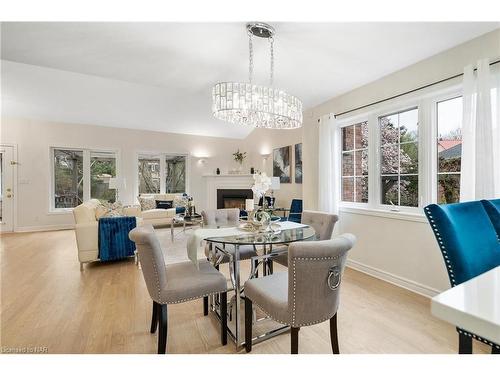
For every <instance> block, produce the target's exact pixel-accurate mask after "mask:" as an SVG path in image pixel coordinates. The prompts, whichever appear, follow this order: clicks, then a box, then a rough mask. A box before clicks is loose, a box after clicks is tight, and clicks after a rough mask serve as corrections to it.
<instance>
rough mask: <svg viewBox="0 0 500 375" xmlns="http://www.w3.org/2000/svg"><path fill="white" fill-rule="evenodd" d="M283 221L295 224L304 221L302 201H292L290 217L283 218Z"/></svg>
mask: <svg viewBox="0 0 500 375" xmlns="http://www.w3.org/2000/svg"><path fill="white" fill-rule="evenodd" d="M281 221H293V222H295V223H300V222H301V221H302V199H292V204H291V205H290V212H289V213H288V217H282V218H281Z"/></svg>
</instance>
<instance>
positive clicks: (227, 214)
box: [201, 208, 257, 315]
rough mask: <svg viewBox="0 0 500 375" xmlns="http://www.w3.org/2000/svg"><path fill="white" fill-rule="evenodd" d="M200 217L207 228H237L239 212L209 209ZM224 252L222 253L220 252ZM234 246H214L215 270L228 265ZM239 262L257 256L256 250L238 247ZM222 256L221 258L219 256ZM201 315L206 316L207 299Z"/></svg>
mask: <svg viewBox="0 0 500 375" xmlns="http://www.w3.org/2000/svg"><path fill="white" fill-rule="evenodd" d="M201 216H202V218H203V225H204V226H209V227H216V226H221V227H225V226H238V225H239V219H240V210H239V208H219V209H211V210H204V211H202V212H201ZM209 246H210V245H209V244H207V245H206V246H205V256H206V257H207V259H208V258H209V255H210V254H209V251H210V248H209ZM222 250H224V251H222ZM234 251H235V249H234V246H233V245H225V246H224V247H222V248H221V247H219V245H216V246H215V249H213V253H214V256H215V258H216V259H218V260H217V265H216V268H217V269H218V268H219V264H223V263H229V261H230V256H229V255H228V254H231V255H233V254H234ZM239 251H240V260H247V259H250V258H252V257H254V256H257V249H256V247H255V246H253V245H240V247H239ZM220 255H222V256H220ZM203 313H204V314H205V315H208V297H204V298H203Z"/></svg>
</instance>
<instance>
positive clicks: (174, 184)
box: [138, 154, 187, 194]
mask: <svg viewBox="0 0 500 375" xmlns="http://www.w3.org/2000/svg"><path fill="white" fill-rule="evenodd" d="M138 166H139V168H138V177H139V194H159V193H185V192H186V187H187V182H186V181H187V156H186V155H174V154H154V155H147V154H143V155H139V158H138Z"/></svg>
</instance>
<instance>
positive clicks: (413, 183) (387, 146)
mask: <svg viewBox="0 0 500 375" xmlns="http://www.w3.org/2000/svg"><path fill="white" fill-rule="evenodd" d="M379 130H380V192H381V201H380V202H381V204H383V205H393V206H403V207H418V180H419V178H418V109H417V108H413V109H409V110H405V111H401V112H397V113H393V114H389V115H384V116H381V117H379Z"/></svg>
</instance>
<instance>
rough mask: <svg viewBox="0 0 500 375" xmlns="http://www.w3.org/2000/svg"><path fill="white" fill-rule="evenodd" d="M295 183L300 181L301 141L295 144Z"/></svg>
mask: <svg viewBox="0 0 500 375" xmlns="http://www.w3.org/2000/svg"><path fill="white" fill-rule="evenodd" d="M295 183H296V184H301V183H302V143H297V144H296V145H295Z"/></svg>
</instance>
